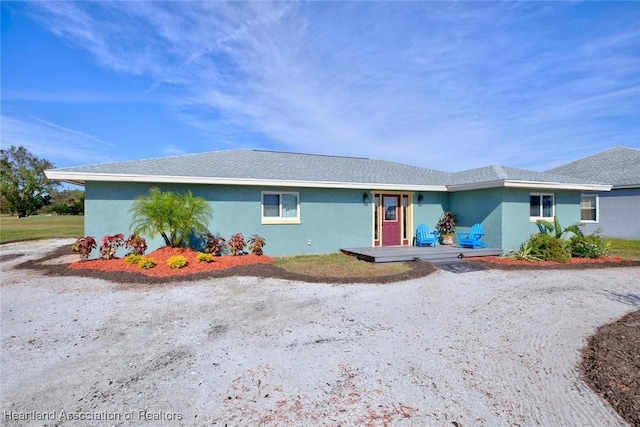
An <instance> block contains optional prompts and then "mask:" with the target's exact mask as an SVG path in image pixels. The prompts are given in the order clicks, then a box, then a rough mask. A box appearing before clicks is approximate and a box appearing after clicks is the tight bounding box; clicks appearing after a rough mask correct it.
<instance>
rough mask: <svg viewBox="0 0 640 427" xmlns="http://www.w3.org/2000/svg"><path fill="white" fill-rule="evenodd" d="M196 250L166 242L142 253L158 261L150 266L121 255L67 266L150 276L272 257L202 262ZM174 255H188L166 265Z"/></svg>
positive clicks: (214, 268)
mask: <svg viewBox="0 0 640 427" xmlns="http://www.w3.org/2000/svg"><path fill="white" fill-rule="evenodd" d="M198 253H199V252H198V251H195V250H193V249H191V248H169V247H166V246H165V247H162V248H160V249H157V250H155V251H153V252H151V253H149V254H147V255H145V257H146V258H151V259H153V260H154V261H156V262H157V263H158V264H156V265H155V266H154V267H153V268H149V269H146V270H145V269H142V268H140V267H139V266H138V265H137V264H127V263H126V262H124V258H117V259H110V260H104V259H96V260H88V261H80V262H75V263H73V264H70V265H69V268H70V269H72V270H99V271H108V272H127V273H140V274H144V275H145V276H149V277H173V276H186V275H189V274H197V273H206V272H209V271H218V270H226V269H229V268H232V267H238V266H243V265H254V264H271V263H272V262H273V258H270V257H268V256H258V255H241V256H220V257H214V258H213V261H212V262H203V261H198V260H197V259H196V257H197V256H198ZM175 255H182V256H184V257H185V258H186V259H187V265H185V266H184V267H181V268H171V267H169V266H168V265H167V259H168V258H169V257H172V256H175Z"/></svg>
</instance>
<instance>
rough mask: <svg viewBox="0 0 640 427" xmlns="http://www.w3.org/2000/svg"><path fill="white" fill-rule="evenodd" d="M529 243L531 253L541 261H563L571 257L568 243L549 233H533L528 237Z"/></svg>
mask: <svg viewBox="0 0 640 427" xmlns="http://www.w3.org/2000/svg"><path fill="white" fill-rule="evenodd" d="M529 244H530V245H531V255H532V256H534V257H536V258H540V259H541V260H543V261H556V262H562V263H564V262H567V261H569V260H570V259H571V249H570V248H569V243H568V242H567V241H566V240H563V239H559V238H557V237H555V236H552V235H550V234H543V233H537V234H533V235H531V237H530V238H529Z"/></svg>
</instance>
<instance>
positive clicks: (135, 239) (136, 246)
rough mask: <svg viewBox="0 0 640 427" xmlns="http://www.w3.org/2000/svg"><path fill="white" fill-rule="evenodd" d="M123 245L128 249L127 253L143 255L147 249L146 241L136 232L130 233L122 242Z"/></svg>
mask: <svg viewBox="0 0 640 427" xmlns="http://www.w3.org/2000/svg"><path fill="white" fill-rule="evenodd" d="M124 247H125V248H127V249H129V251H130V252H129V253H128V254H127V255H144V253H145V252H146V250H147V241H146V240H145V239H144V238H143V237H140V236H138V235H137V234H132V235H131V236H129V238H128V239H127V241H126V242H124Z"/></svg>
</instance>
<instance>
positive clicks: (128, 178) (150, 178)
mask: <svg viewBox="0 0 640 427" xmlns="http://www.w3.org/2000/svg"><path fill="white" fill-rule="evenodd" d="M45 175H46V176H47V178H49V179H55V180H58V181H64V182H69V183H73V184H76V185H84V183H85V182H86V181H105V182H154V183H155V182H157V183H171V184H218V185H249V186H262V187H306V188H348V189H360V190H395V191H397V190H404V191H425V192H426V191H444V192H446V191H447V187H446V186H444V185H405V184H381V183H366V182H363V183H360V182H335V181H288V180H277V179H248V178H218V177H195V176H167V175H124V174H123V175H120V174H107V173H87V172H69V171H57V170H46V171H45Z"/></svg>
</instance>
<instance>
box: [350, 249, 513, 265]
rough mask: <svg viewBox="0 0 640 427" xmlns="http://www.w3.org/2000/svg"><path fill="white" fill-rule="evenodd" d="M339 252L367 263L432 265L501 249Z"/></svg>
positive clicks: (485, 254) (500, 251) (357, 250)
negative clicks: (425, 263) (423, 263)
mask: <svg viewBox="0 0 640 427" xmlns="http://www.w3.org/2000/svg"><path fill="white" fill-rule="evenodd" d="M340 251H341V252H343V253H345V254H347V255H352V256H355V257H356V258H358V259H361V260H364V261H369V262H402V261H427V262H431V263H434V264H437V263H449V262H454V261H458V260H463V259H464V258H472V257H482V256H497V255H501V254H502V249H496V248H487V249H482V248H477V249H470V248H458V247H456V246H443V245H438V246H436V247H431V246H427V247H418V246H385V247H376V248H344V249H340Z"/></svg>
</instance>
